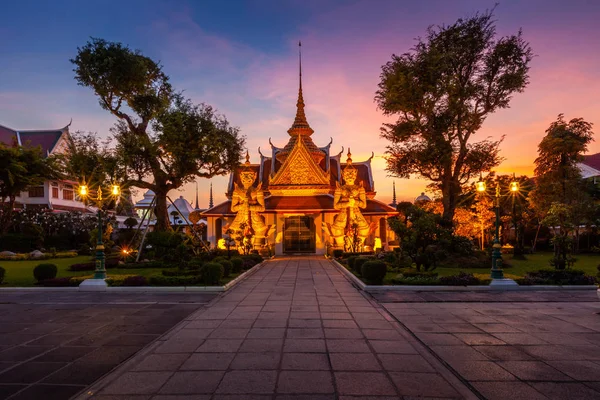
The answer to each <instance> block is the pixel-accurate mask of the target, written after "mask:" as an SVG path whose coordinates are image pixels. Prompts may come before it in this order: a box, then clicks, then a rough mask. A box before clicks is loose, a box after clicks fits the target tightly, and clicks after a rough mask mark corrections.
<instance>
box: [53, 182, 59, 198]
mask: <svg viewBox="0 0 600 400" xmlns="http://www.w3.org/2000/svg"><path fill="white" fill-rule="evenodd" d="M52 198H53V199H58V186H54V185H52Z"/></svg>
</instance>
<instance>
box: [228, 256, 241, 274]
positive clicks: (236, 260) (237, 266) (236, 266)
mask: <svg viewBox="0 0 600 400" xmlns="http://www.w3.org/2000/svg"><path fill="white" fill-rule="evenodd" d="M229 261H231V273H232V274H239V273H240V272H242V268H244V260H242V259H241V258H240V257H233V258H232V259H231V260H229Z"/></svg>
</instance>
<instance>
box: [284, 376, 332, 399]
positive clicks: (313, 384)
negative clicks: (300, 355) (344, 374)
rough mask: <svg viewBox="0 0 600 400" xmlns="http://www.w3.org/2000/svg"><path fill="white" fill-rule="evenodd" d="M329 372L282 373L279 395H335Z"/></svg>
mask: <svg viewBox="0 0 600 400" xmlns="http://www.w3.org/2000/svg"><path fill="white" fill-rule="evenodd" d="M332 378H333V377H332V375H331V372H329V371H282V372H281V373H280V374H279V380H278V382H277V392H278V393H294V394H301V393H334V387H333V379H332Z"/></svg>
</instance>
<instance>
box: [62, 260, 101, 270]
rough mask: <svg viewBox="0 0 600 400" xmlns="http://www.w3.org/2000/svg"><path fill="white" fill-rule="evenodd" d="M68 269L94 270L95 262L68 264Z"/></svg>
mask: <svg viewBox="0 0 600 400" xmlns="http://www.w3.org/2000/svg"><path fill="white" fill-rule="evenodd" d="M68 269H69V271H94V270H95V269H96V263H93V262H88V263H78V264H73V265H70V266H69V268H68Z"/></svg>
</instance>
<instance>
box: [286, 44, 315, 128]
mask: <svg viewBox="0 0 600 400" xmlns="http://www.w3.org/2000/svg"><path fill="white" fill-rule="evenodd" d="M298 68H299V71H300V75H299V88H298V101H297V102H296V118H295V119H294V123H293V124H292V127H291V128H290V129H289V130H288V133H289V134H290V136H293V135H307V136H310V135H312V134H313V132H314V131H313V130H312V128H311V127H310V125H308V121H307V120H306V114H305V113H304V97H303V96H302V42H298Z"/></svg>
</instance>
